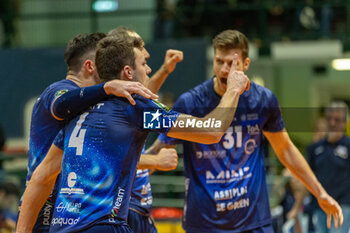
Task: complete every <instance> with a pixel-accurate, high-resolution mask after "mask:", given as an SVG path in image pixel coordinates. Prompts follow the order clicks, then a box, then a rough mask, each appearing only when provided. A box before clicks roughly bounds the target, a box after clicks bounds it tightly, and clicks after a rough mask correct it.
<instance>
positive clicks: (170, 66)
mask: <svg viewBox="0 0 350 233" xmlns="http://www.w3.org/2000/svg"><path fill="white" fill-rule="evenodd" d="M182 60H183V52H182V51H179V50H175V49H168V50H167V51H166V54H165V59H164V63H163V65H162V66H161V67H160V68H159V70H158V71H157V72H156V73H154V75H153V76H152V77H151V79H150V80H149V83H148V88H149V89H150V90H151V91H152V92H153V93H158V91H159V89H160V87H161V86H162V85H163V83H164V81H165V79H166V78H167V77H168V75H169V74H170V73H171V72H173V71H174V69H175V67H176V64H177V63H179V62H181V61H182Z"/></svg>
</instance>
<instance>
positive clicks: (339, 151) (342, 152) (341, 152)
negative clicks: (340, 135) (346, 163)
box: [334, 145, 349, 159]
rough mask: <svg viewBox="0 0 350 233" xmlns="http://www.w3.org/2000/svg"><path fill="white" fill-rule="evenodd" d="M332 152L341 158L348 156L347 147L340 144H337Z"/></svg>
mask: <svg viewBox="0 0 350 233" xmlns="http://www.w3.org/2000/svg"><path fill="white" fill-rule="evenodd" d="M334 154H335V155H336V156H338V157H340V158H342V159H347V158H348V157H349V155H348V148H346V147H345V146H342V145H339V146H337V147H336V148H335V150H334Z"/></svg>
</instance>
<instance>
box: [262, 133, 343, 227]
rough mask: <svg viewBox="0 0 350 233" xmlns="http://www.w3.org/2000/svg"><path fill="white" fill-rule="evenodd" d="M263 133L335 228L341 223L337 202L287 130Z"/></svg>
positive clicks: (329, 223) (341, 218)
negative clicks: (315, 199) (319, 180)
mask: <svg viewBox="0 0 350 233" xmlns="http://www.w3.org/2000/svg"><path fill="white" fill-rule="evenodd" d="M264 135H265V136H266V138H267V139H268V140H269V142H270V144H271V146H272V148H273V150H274V151H275V153H276V155H277V157H278V159H279V160H280V161H281V162H282V164H283V165H284V166H286V167H287V168H288V169H289V171H290V172H291V173H292V174H293V175H294V176H296V177H297V178H298V179H299V180H300V181H301V182H302V183H303V184H304V185H305V186H306V188H307V189H308V190H309V191H310V192H311V193H312V194H313V195H314V196H315V197H316V198H317V201H318V203H319V205H320V207H321V208H322V209H323V211H324V212H325V213H326V214H327V226H328V228H330V226H331V221H332V216H333V219H334V223H335V227H336V228H337V227H338V223H340V225H342V224H343V213H342V210H341V208H340V206H339V204H338V203H337V202H336V201H335V200H334V199H333V198H332V197H331V196H329V195H328V193H327V192H326V191H325V190H324V188H323V187H322V185H321V184H320V183H319V182H318V180H317V178H316V176H315V175H314V174H313V172H312V170H311V169H310V167H309V165H308V163H307V162H306V160H305V159H304V157H303V155H302V154H301V153H300V151H299V150H298V149H297V148H296V147H295V145H294V144H293V142H292V141H291V140H290V138H289V135H288V133H287V131H286V130H285V129H284V130H282V131H280V132H266V131H264Z"/></svg>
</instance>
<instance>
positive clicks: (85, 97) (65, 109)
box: [51, 80, 158, 120]
mask: <svg viewBox="0 0 350 233" xmlns="http://www.w3.org/2000/svg"><path fill="white" fill-rule="evenodd" d="M132 94H139V95H141V96H143V97H145V98H152V99H157V98H158V96H157V95H155V94H153V93H152V92H151V91H150V90H149V89H147V88H146V87H144V86H143V85H142V84H141V83H139V82H132V81H123V80H112V81H109V82H106V83H103V84H99V85H95V86H91V87H83V88H78V89H75V90H71V91H69V92H67V93H65V94H63V95H61V96H59V97H58V98H56V99H55V100H54V101H53V102H52V104H51V114H52V116H53V117H54V118H55V119H57V120H64V119H66V118H67V117H69V116H72V115H73V116H74V115H76V114H77V113H80V112H81V111H82V110H84V109H87V108H88V107H90V106H93V105H95V104H97V103H98V102H100V101H101V100H103V99H105V98H107V96H108V95H115V96H119V97H125V98H127V99H128V100H129V102H130V103H131V104H133V105H135V104H136V103H135V100H134V99H133V98H132V96H131V95H132Z"/></svg>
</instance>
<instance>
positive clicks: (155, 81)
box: [148, 65, 169, 94]
mask: <svg viewBox="0 0 350 233" xmlns="http://www.w3.org/2000/svg"><path fill="white" fill-rule="evenodd" d="M168 75H169V71H168V70H167V69H166V67H165V66H164V65H162V66H161V67H160V69H159V70H157V72H156V73H154V75H153V76H152V77H151V78H150V80H149V83H148V89H149V90H150V91H152V92H153V93H155V94H157V93H158V91H159V89H160V87H161V86H162V85H163V83H164V82H165V80H166V78H167V77H168Z"/></svg>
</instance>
